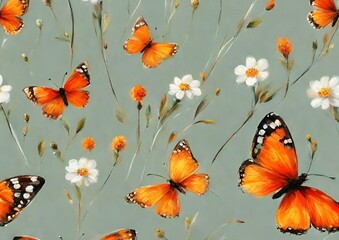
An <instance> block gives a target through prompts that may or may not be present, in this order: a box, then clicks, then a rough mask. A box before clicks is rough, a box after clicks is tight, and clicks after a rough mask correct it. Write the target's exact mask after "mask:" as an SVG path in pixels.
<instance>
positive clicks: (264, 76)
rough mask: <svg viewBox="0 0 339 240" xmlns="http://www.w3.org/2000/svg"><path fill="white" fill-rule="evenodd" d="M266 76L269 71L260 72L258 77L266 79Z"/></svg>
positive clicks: (261, 79)
mask: <svg viewBox="0 0 339 240" xmlns="http://www.w3.org/2000/svg"><path fill="white" fill-rule="evenodd" d="M266 78H268V72H265V71H264V72H259V74H258V79H259V80H260V81H264V80H265V79H266Z"/></svg>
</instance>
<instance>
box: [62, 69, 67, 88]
mask: <svg viewBox="0 0 339 240" xmlns="http://www.w3.org/2000/svg"><path fill="white" fill-rule="evenodd" d="M66 75H67V72H65V74H64V77H63V78H62V84H61V86H63V85H64V82H65V78H66Z"/></svg>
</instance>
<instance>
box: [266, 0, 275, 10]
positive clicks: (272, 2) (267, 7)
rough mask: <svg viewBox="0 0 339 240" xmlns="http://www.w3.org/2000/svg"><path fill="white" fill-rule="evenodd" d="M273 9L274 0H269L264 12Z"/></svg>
mask: <svg viewBox="0 0 339 240" xmlns="http://www.w3.org/2000/svg"><path fill="white" fill-rule="evenodd" d="M274 7H275V2H274V0H269V1H268V2H267V3H266V10H267V11H270V10H272V9H273V8H274Z"/></svg>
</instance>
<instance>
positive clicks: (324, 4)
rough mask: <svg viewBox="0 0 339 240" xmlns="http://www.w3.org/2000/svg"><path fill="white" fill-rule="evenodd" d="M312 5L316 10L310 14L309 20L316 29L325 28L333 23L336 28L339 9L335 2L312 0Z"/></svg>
mask: <svg viewBox="0 0 339 240" xmlns="http://www.w3.org/2000/svg"><path fill="white" fill-rule="evenodd" d="M310 4H311V5H312V6H314V7H316V9H315V10H314V11H312V12H310V13H309V14H308V16H307V20H308V21H309V23H310V24H311V25H312V26H313V27H314V28H316V29H320V28H324V27H326V26H327V25H329V24H331V23H332V24H331V25H332V27H334V26H335V24H336V23H337V21H338V18H339V9H337V6H336V4H335V2H334V0H310Z"/></svg>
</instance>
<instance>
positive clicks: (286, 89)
mask: <svg viewBox="0 0 339 240" xmlns="http://www.w3.org/2000/svg"><path fill="white" fill-rule="evenodd" d="M289 65H290V62H289V61H288V58H287V59H286V67H287V82H286V88H285V94H284V98H285V97H286V95H287V91H288V87H289V85H290V76H291V69H290V66H289Z"/></svg>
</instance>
